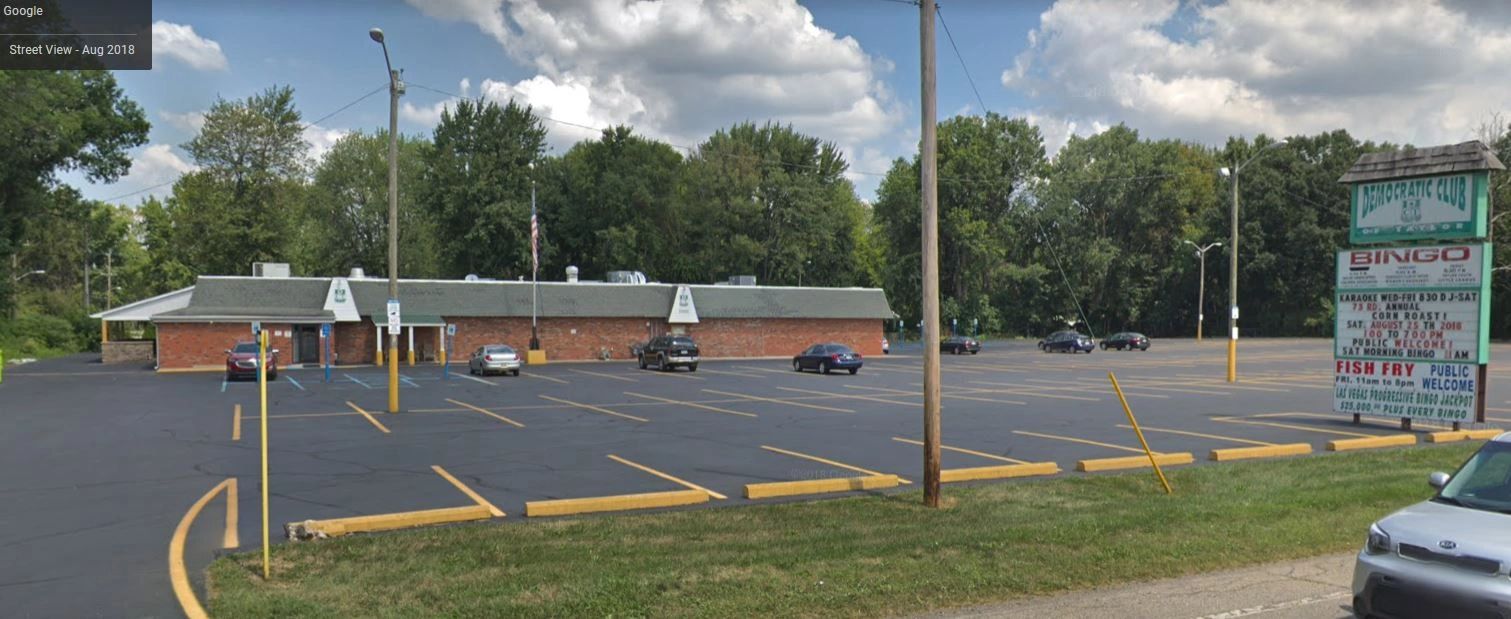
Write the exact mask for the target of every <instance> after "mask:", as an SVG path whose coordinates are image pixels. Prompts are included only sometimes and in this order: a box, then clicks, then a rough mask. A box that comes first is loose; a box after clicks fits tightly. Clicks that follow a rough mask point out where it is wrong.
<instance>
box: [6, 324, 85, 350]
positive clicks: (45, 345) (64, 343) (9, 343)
mask: <svg viewBox="0 0 1511 619" xmlns="http://www.w3.org/2000/svg"><path fill="white" fill-rule="evenodd" d="M87 345H88V341H87V340H86V339H84V338H80V337H79V333H78V330H77V326H76V325H75V324H73V323H72V322H70V321H69V320H68V319H66V318H62V317H58V316H50V315H44V314H23V315H21V316H18V317H17V318H16V320H14V321H10V322H9V323H7V324H6V325H5V327H4V328H3V329H0V348H3V349H4V350H5V351H6V352H7V353H8V355H7V356H10V357H21V356H26V357H47V356H56V355H62V354H68V353H74V352H79V351H81V350H83V349H84V347H85V346H87Z"/></svg>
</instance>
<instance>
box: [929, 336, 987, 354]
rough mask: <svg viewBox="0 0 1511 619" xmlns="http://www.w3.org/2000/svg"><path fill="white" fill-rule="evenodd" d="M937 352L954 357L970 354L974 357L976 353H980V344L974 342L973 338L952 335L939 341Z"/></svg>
mask: <svg viewBox="0 0 1511 619" xmlns="http://www.w3.org/2000/svg"><path fill="white" fill-rule="evenodd" d="M939 352H947V353H951V354H956V355H960V354H964V353H971V354H973V355H974V354H976V353H978V352H981V342H978V341H976V340H975V339H974V338H969V337H965V336H964V335H953V336H950V337H947V338H944V339H942V340H939Z"/></svg>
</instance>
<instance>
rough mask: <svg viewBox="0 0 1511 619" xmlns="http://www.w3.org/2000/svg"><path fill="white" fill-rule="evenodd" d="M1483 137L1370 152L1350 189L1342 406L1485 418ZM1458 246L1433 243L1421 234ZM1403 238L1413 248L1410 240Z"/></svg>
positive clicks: (1340, 266)
mask: <svg viewBox="0 0 1511 619" xmlns="http://www.w3.org/2000/svg"><path fill="white" fill-rule="evenodd" d="M1504 169H1506V167H1505V165H1503V164H1502V163H1501V162H1500V160H1499V159H1498V158H1496V156H1495V153H1494V152H1493V151H1491V150H1490V149H1489V147H1487V146H1485V145H1484V144H1483V143H1481V142H1478V141H1474V142H1465V143H1462V144H1454V145H1450V146H1437V147H1432V148H1425V149H1413V150H1406V151H1386V152H1379V153H1370V154H1366V155H1363V156H1361V157H1360V158H1359V160H1358V161H1356V162H1355V163H1354V165H1353V167H1352V168H1350V169H1349V171H1348V172H1347V173H1345V174H1344V175H1343V177H1342V178H1340V179H1338V180H1339V182H1341V183H1345V184H1348V185H1349V195H1350V207H1349V214H1350V218H1349V233H1348V238H1349V241H1350V242H1353V243H1386V242H1389V243H1397V244H1396V245H1390V246H1378V245H1377V246H1374V247H1360V248H1355V249H1345V250H1342V251H1340V252H1338V254H1337V264H1336V267H1337V274H1338V275H1337V288H1336V292H1335V296H1334V299H1333V300H1334V308H1335V312H1336V315H1335V318H1334V319H1335V321H1336V322H1335V323H1334V329H1333V410H1334V411H1335V412H1338V413H1348V414H1352V415H1353V418H1354V421H1355V422H1356V423H1357V422H1358V421H1359V418H1360V416H1361V415H1371V416H1382V417H1397V418H1400V420H1401V427H1402V429H1410V427H1411V421H1412V420H1413V419H1422V420H1425V421H1437V422H1451V423H1452V424H1453V427H1454V429H1458V427H1459V425H1460V424H1461V423H1463V422H1473V423H1482V422H1484V421H1485V392H1486V387H1487V385H1486V382H1487V378H1488V377H1489V373H1488V368H1489V363H1490V326H1489V321H1488V318H1489V316H1490V274H1491V272H1492V270H1491V264H1490V262H1491V255H1492V254H1493V252H1492V247H1491V245H1490V243H1489V242H1488V241H1489V238H1488V235H1489V226H1488V221H1489V213H1490V197H1489V186H1490V182H1489V181H1490V171H1491V170H1504ZM1431 240H1437V241H1458V242H1453V243H1449V244H1442V245H1424V244H1420V243H1414V242H1419V241H1431ZM1403 243H1404V244H1403Z"/></svg>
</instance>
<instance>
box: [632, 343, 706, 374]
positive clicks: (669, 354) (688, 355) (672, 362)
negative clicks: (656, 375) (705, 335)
mask: <svg viewBox="0 0 1511 619" xmlns="http://www.w3.org/2000/svg"><path fill="white" fill-rule="evenodd" d="M638 357H639V359H640V369H642V370H643V369H645V368H647V367H649V366H651V365H655V366H656V369H658V370H663V371H665V370H671V369H674V368H676V367H677V366H679V365H682V366H687V370H688V371H689V372H696V371H698V345H697V344H695V343H693V338H691V337H688V336H686V335H662V336H659V337H653V338H651V341H649V342H646V343H645V346H642V347H641V348H640V354H639V355H638Z"/></svg>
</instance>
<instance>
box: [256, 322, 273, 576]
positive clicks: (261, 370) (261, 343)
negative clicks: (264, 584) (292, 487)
mask: <svg viewBox="0 0 1511 619" xmlns="http://www.w3.org/2000/svg"><path fill="white" fill-rule="evenodd" d="M257 390H258V391H259V392H260V397H261V399H262V421H261V429H262V579H263V580H268V579H270V578H272V575H273V570H272V563H271V555H270V551H269V546H268V332H267V331H261V332H258V334H257Z"/></svg>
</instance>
